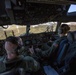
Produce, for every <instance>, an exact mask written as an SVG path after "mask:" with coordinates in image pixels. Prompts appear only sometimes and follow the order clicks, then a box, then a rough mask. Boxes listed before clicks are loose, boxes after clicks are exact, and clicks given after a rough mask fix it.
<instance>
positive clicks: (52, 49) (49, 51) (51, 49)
mask: <svg viewBox="0 0 76 75" xmlns="http://www.w3.org/2000/svg"><path fill="white" fill-rule="evenodd" d="M63 39H66V36H63V37H60V38H59V39H57V40H56V41H55V42H54V43H53V44H52V46H51V47H49V49H47V50H45V51H43V50H42V52H41V55H42V57H49V56H50V55H51V54H53V53H55V52H56V51H57V50H58V47H59V44H60V42H61V41H62V40H63ZM45 47H47V46H45Z"/></svg>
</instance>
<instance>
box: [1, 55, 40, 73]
mask: <svg viewBox="0 0 76 75" xmlns="http://www.w3.org/2000/svg"><path fill="white" fill-rule="evenodd" d="M0 63H1V64H0V65H1V66H0V73H2V72H4V71H9V70H11V69H16V68H23V69H24V70H25V72H36V71H38V70H39V68H40V65H39V63H38V62H36V61H35V60H34V59H33V58H32V57H29V56H26V57H23V56H19V57H17V58H16V59H13V60H8V59H6V58H5V59H4V60H3V61H0Z"/></svg>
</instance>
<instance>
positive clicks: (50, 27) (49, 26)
mask: <svg viewBox="0 0 76 75" xmlns="http://www.w3.org/2000/svg"><path fill="white" fill-rule="evenodd" d="M56 26H57V22H48V23H43V24H39V25H31V26H30V33H42V32H54V31H55V30H56Z"/></svg>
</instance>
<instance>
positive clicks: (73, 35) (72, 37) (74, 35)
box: [67, 31, 76, 43]
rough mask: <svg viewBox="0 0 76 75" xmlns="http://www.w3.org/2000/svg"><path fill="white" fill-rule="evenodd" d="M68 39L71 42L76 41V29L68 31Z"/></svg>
mask: <svg viewBox="0 0 76 75" xmlns="http://www.w3.org/2000/svg"><path fill="white" fill-rule="evenodd" d="M67 39H68V41H69V42H70V43H73V42H74V41H76V31H73V32H68V34H67Z"/></svg>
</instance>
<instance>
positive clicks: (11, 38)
mask: <svg viewBox="0 0 76 75" xmlns="http://www.w3.org/2000/svg"><path fill="white" fill-rule="evenodd" d="M5 41H8V42H11V43H12V44H16V45H18V38H17V37H15V36H9V37H7V38H6V40H5Z"/></svg>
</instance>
